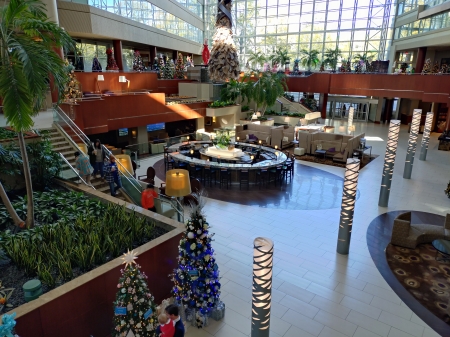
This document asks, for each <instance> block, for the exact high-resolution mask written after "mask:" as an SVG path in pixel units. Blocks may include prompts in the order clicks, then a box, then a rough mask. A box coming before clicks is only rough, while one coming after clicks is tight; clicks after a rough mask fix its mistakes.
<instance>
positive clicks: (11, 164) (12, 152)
mask: <svg viewBox="0 0 450 337" xmlns="http://www.w3.org/2000/svg"><path fill="white" fill-rule="evenodd" d="M21 167H22V158H21V156H20V151H19V148H18V147H17V145H13V144H10V145H7V146H5V147H3V146H2V144H0V174H5V175H10V176H14V175H20V174H21V173H22V172H21V171H20V168H21ZM2 183H4V182H3V181H2Z"/></svg>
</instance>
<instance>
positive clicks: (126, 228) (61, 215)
mask: <svg viewBox="0 0 450 337" xmlns="http://www.w3.org/2000/svg"><path fill="white" fill-rule="evenodd" d="M35 200H37V203H38V204H39V207H36V209H37V210H38V212H37V214H36V219H37V220H39V221H40V222H41V224H45V225H42V226H37V227H35V228H32V229H27V230H24V231H21V232H19V233H17V234H13V233H11V232H10V231H9V230H7V231H5V232H3V233H0V249H2V250H3V251H4V252H5V253H6V255H7V256H8V257H9V258H10V259H11V260H12V261H13V262H14V263H15V264H16V265H17V266H18V267H19V268H22V269H23V270H24V271H25V272H26V273H27V275H30V276H33V275H37V276H38V277H39V279H40V280H41V281H42V283H43V284H46V285H47V286H49V287H54V286H55V285H56V284H57V283H58V282H59V281H60V280H65V281H67V280H70V279H72V278H73V268H76V267H78V268H80V269H82V270H88V269H90V268H94V267H95V266H96V265H100V264H103V263H104V262H105V261H107V260H108V259H112V258H115V257H117V256H119V255H120V254H121V253H123V252H124V251H126V250H127V249H132V248H133V247H136V246H139V245H141V244H143V243H144V242H147V241H148V240H149V239H150V238H151V237H152V235H153V229H154V225H153V224H150V223H148V222H147V221H146V219H145V218H142V217H140V216H139V215H138V214H137V213H135V212H128V211H127V209H126V208H125V207H124V206H120V205H111V204H110V205H108V206H105V205H103V204H101V203H100V202H96V201H93V200H90V199H88V198H87V197H85V196H84V195H83V194H81V193H75V192H69V193H67V192H55V191H52V192H44V193H42V194H37V195H36V196H35ZM17 206H19V207H17ZM20 206H24V208H25V209H24V210H22V209H21V208H20ZM36 206H38V205H36ZM14 207H15V208H16V210H17V211H18V212H22V211H24V212H26V200H25V199H24V198H22V199H20V200H19V202H16V203H14ZM43 207H46V210H47V211H48V212H45V209H44V208H43ZM43 209H44V211H42V210H43ZM2 212H4V207H3V208H2V209H0V214H2Z"/></svg>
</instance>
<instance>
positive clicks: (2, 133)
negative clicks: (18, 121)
mask: <svg viewBox="0 0 450 337" xmlns="http://www.w3.org/2000/svg"><path fill="white" fill-rule="evenodd" d="M16 137H17V132H15V131H12V130H9V129H6V128H0V139H11V138H16Z"/></svg>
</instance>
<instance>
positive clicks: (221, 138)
mask: <svg viewBox="0 0 450 337" xmlns="http://www.w3.org/2000/svg"><path fill="white" fill-rule="evenodd" d="M214 141H215V144H216V146H218V147H220V148H222V149H225V148H227V147H228V145H230V142H231V137H230V132H229V131H218V132H217V136H216V138H215V139H214Z"/></svg>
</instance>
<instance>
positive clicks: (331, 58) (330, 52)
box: [323, 47, 342, 71]
mask: <svg viewBox="0 0 450 337" xmlns="http://www.w3.org/2000/svg"><path fill="white" fill-rule="evenodd" d="M341 56H342V52H341V50H340V49H339V48H338V47H336V48H335V49H331V48H328V49H327V50H326V51H325V54H324V60H323V63H324V64H325V65H326V66H328V67H330V68H331V69H332V70H334V71H336V67H337V63H338V60H339V57H341Z"/></svg>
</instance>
